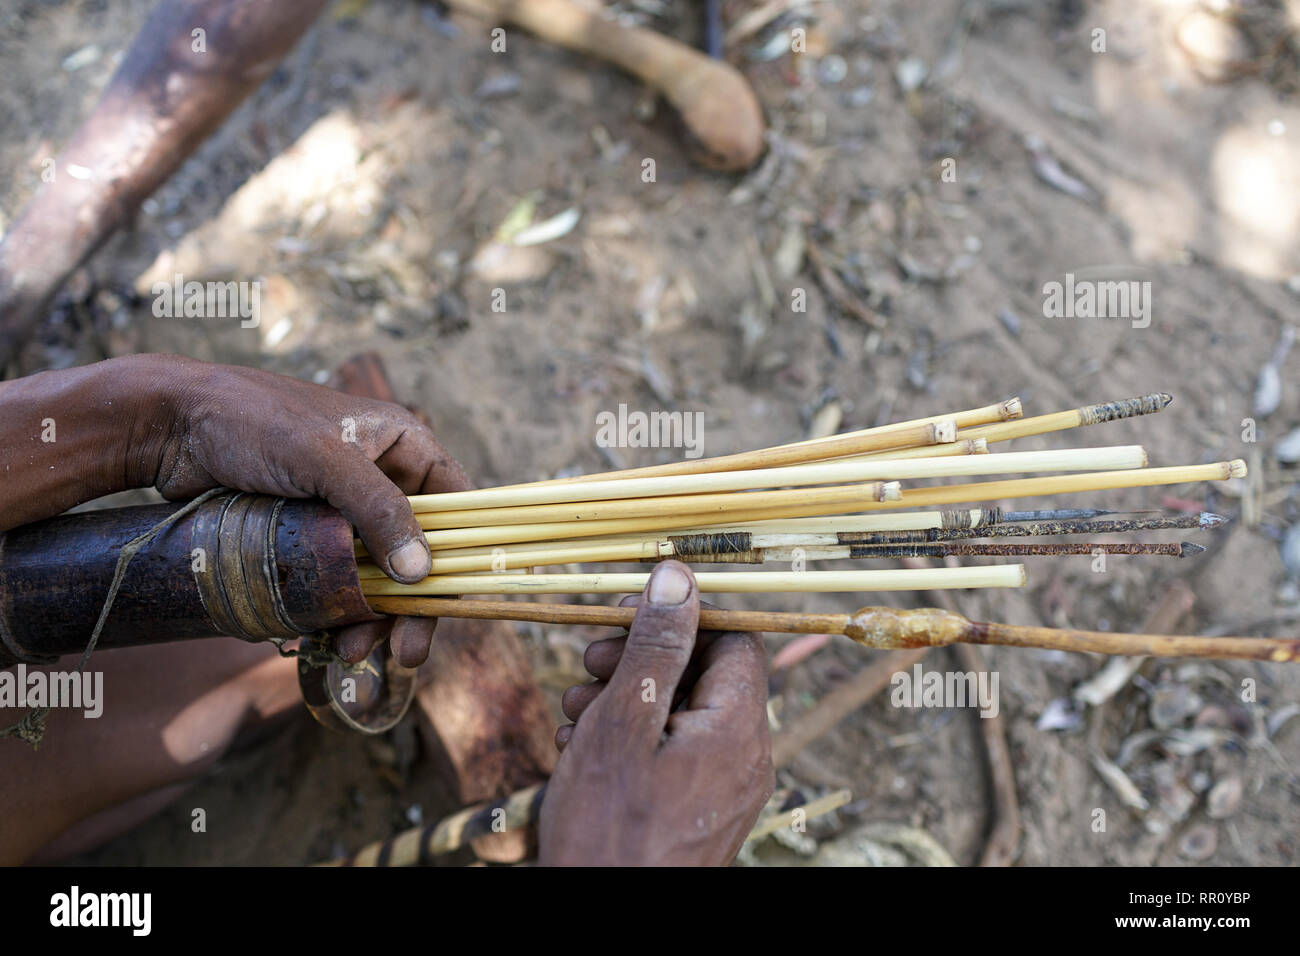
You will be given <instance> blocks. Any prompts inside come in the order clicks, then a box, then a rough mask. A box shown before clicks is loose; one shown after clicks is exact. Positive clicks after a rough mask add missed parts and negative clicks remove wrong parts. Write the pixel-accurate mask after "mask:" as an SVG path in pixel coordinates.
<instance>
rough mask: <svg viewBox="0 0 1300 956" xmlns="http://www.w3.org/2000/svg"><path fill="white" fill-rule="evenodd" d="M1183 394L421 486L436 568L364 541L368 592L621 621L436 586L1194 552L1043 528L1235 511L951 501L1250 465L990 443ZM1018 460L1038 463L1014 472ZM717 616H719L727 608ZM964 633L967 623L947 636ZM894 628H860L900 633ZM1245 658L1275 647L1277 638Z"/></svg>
mask: <svg viewBox="0 0 1300 956" xmlns="http://www.w3.org/2000/svg"><path fill="white" fill-rule="evenodd" d="M1171 400H1172V399H1171V398H1170V396H1169V395H1166V394H1163V393H1155V394H1151V395H1146V396H1143V397H1140V398H1132V399H1126V400H1123V401H1117V402H1109V403H1105V404H1100V405H1087V406H1084V407H1082V408H1076V409H1071V410H1068V411H1063V412H1055V413H1052V414H1047V415H1040V416H1036V417H1031V418H1024V417H1022V411H1021V403H1020V400H1019V399H1014V398H1013V399H1009V400H1007V401H1003V402H999V403H997V404H994V405H988V406H984V407H981V408H975V409H970V410H967V411H961V412H954V413H952V414H947V415H936V416H933V417H930V418H923V419H917V420H915V421H908V422H900V423H898V424H893V425H885V426H882V427H879V428H870V429H866V430H863V431H857V432H851V433H847V434H841V435H836V436H833V437H829V438H818V439H813V440H810V441H804V442H798V443H795V444H791V445H780V446H776V447H772V448H764V449H760V450H758V451H753V452H747V453H743V454H736V455H727V456H724V457H720V458H702V459H695V460H684V461H680V462H674V463H670V464H664V465H655V466H650V467H645V468H633V469H627V470H624V471H614V472H606V473H602V474H597V475H587V476H581V477H577V478H562V479H554V480H551V481H540V482H532V483H529V484H520V485H509V486H504V487H498V488H487V489H482V490H476V491H464V492H456V493H450V494H440V495H420V496H416V497H413V498H411V499H410V501H411V507H412V510H413V511H414V512H415V514H416V515H417V517H418V519H419V521H420V524H421V526H422V527H423V528H425V529H426V530H425V536H426V538H427V540H428V542H429V547H430V549H431V551H432V554H433V565H432V572H431V574H430V576H429V577H427V578H426V579H425V580H424V581H422V582H419V583H417V584H414V585H400V584H397V583H395V582H392V581H390V580H389V579H388V578H386V577H385V576H384V575H383V573H382V571H381V570H380V569H379V568H378V567H377V566H375V565H374V564H373V563H371V562H369V561H368V560H367V559H366V558H365V556H364V552H362V551H361V550H360V549H359V550H358V555H359V571H360V577H361V584H362V589H363V591H364V593H365V594H366V596H367V600H368V601H369V602H370V604H371V606H372V607H374V608H375V609H376V610H384V611H389V612H393V613H399V612H400V613H406V614H426V615H434V614H435V613H441V614H455V615H457V616H478V617H502V618H513V619H520V620H547V621H566V620H567V621H573V620H587V621H596V622H605V623H616V620H615V619H616V618H617V619H618V621H617V622H619V623H621V622H623V621H622V618H624V617H629V616H630V612H628V614H625V615H620V614H619V613H617V612H619V611H620V610H622V609H617V608H601V609H594V608H592V609H583V608H579V607H575V608H571V609H569V610H567V611H566V610H565V606H563V605H534V606H533V607H534V608H543V610H528V609H527V608H522V607H519V606H517V605H515V604H513V603H510V602H488V601H478V602H463V601H462V602H452V601H447V600H442V599H440V598H439V596H449V595H486V594H523V593H531V594H581V593H631V592H636V591H640V590H641V589H642V588H643V587H644V586H645V582H646V578H647V575H646V574H627V573H603V572H598V571H597V572H591V573H560V574H556V573H551V574H545V573H534V569H538V568H546V567H553V566H556V565H572V564H579V565H581V564H600V563H607V562H626V561H638V560H661V559H663V558H669V557H671V558H676V559H678V560H681V561H688V562H696V563H739V564H756V565H762V564H764V563H769V562H795V563H796V564H802V562H804V561H821V560H852V561H863V560H868V561H869V560H873V559H875V560H879V559H898V558H903V557H946V556H996V557H1021V556H1042V555H1068V554H1085V555H1093V554H1097V553H1109V554H1135V555H1168V556H1175V557H1180V556H1185V555H1188V554H1191V553H1194V552H1195V551H1199V550H1202V549H1201V548H1200V547H1199V546H1197V545H1192V544H1189V543H1186V542H1165V543H1156V544H1151V543H1133V542H1128V543H1098V542H1089V541H1085V542H1068V543H1061V542H1054V541H1051V540H1048V541H1046V542H1044V541H1042V539H1043V538H1049V539H1050V538H1051V537H1054V536H1062V535H1080V534H1090V533H1091V534H1113V533H1115V532H1128V531H1147V530H1165V529H1195V530H1203V529H1210V528H1214V527H1217V526H1219V525H1221V524H1222V523H1223V519H1221V518H1218V517H1217V516H1215V515H1209V514H1200V515H1184V514H1179V515H1169V516H1158V517H1153V516H1150V514H1149V513H1143V514H1142V515H1140V516H1133V517H1115V514H1116V513H1115V512H1108V511H1099V510H1096V509H1069V510H1055V511H1003V510H1001V509H1000V508H997V507H973V508H962V509H959V510H954V509H952V508H951V507H949V506H952V505H958V504H962V505H986V504H987V503H989V502H995V501H1001V500H1004V499H1021V498H1031V497H1036V496H1041V495H1062V494H1070V493H1076V492H1086V491H1101V490H1105V489H1114V488H1133V487H1142V486H1153V485H1174V484H1183V483H1187V482H1199V481H1224V480H1227V479H1229V478H1240V477H1244V475H1245V473H1246V465H1245V462H1243V461H1240V460H1235V461H1225V462H1216V463H1213V464H1208V465H1185V466H1176V467H1162V468H1151V467H1148V461H1147V456H1146V453H1145V451H1144V450H1143V448H1142V447H1141V446H1138V445H1119V446H1107V447H1095V448H1071V449H1062V450H1051V451H1028V452H1004V451H1000V450H999V451H995V450H993V449H994V447H995V446H997V445H1000V444H1001V443H1003V442H1007V441H1010V440H1011V439H1014V438H1021V437H1025V436H1029V435H1040V434H1045V433H1048V432H1055V431H1061V430H1065V429H1071V428H1076V427H1080V426H1086V425H1094V424H1100V423H1103V422H1109V421H1115V420H1118V419H1121V418H1130V417H1133V416H1138V415H1149V414H1153V413H1155V412H1159V411H1161V410H1162V409H1164V408H1165V407H1166V406H1167V405H1168V404H1169V403H1170V401H1171ZM1009 475H1014V476H1023V475H1030V476H1032V477H1013V478H1007V477H1003V476H1009ZM973 476H996V477H994V480H985V481H978V482H961V483H953V484H940V485H933V484H932V485H925V486H915V487H913V486H910V485H909V484H908V483H909V482H913V481H918V480H922V479H936V478H957V477H973ZM1030 537H1032V538H1034V539H1035V540H1034V541H1033V542H1032V543H1029V542H1026V541H1025V540H1024V539H1025V538H1030ZM696 577H697V580H698V582H699V587H700V590H701V592H705V593H709V592H792V591H812V592H832V591H905V590H922V589H938V588H1004V587H1021V586H1023V585H1024V583H1025V568H1024V565H1022V564H986V565H977V566H964V567H942V568H923V569H898V570H896V569H875V568H868V569H855V570H816V571H808V570H796V571H770V570H749V571H741V572H703V573H699V574H697V576H696ZM453 604H455V607H454V608H453V607H452V606H451V605H453ZM875 610H879V611H882V612H888V609H875ZM589 612H590V613H589ZM593 613H594V615H595V616H593ZM718 614H722V615H728V614H729V615H730V617H728V618H727V619H726V625H727V626H733V627H734V626H741V625H742V624H743V623H744V622H743V621H742V618H745V615H744V614H742V613H738V612H706V617H708V618H709V619H710V620H712V617H711V616H710V615H718ZM861 616H862V615H861V614H859V615H858V616H857V618H859V619H860V618H861ZM885 616H886V617H888V616H889V615H888V614H887V613H886V614H885ZM759 618H762V619H763V620H762V621H759V620H758V619H759ZM781 618H788V620H779V619H781ZM814 619H816V620H814ZM831 619H834V621H832V620H831ZM847 620H848V619H845V620H840V618H839V617H838V616H836V615H770V614H769V615H750V616H749V618H746V621H748V623H749V624H751V625H753V626H752V627H750V628H749V629H756V630H757V629H765V630H786V631H797V630H808V629H821V630H837V631H838V632H839V633H849V634H850V636H854V637H857V638H858V639H859V640H863V638H862V637H861V636H860V635H859V634H857V633H854V631H855V629H856V630H858V631H860V630H861V629H862V628H861V621H860V620H859V621H858V624H856V625H854V624H852V623H851V622H850V623H846V621H847ZM882 620H883V618H882ZM835 622H838V624H836V623H835ZM715 623H717V624H719V625H720V626H721V625H722V623H723V619H722V618H718V620H717V621H716V622H715ZM966 623H969V622H966ZM760 624H762V625H763V626H761V627H760V626H758V625H760ZM876 626H877V629H878V628H879V627H880V626H883V625H881V624H879V623H877V625H876ZM890 626H892V627H898V626H901V625H890ZM910 626H911V628H912V629H913V630H915V629H916V628H917V627H921V626H924V627H926V628H929V629H930V630H931V631H935V630H936V629H937V630H942V629H943V628H942V626H941V624H940V623H939V622H936V621H929V622H927V623H924V625H922V624H921V623H919V622H917V621H913V622H912V624H911V625H910ZM846 628H847V629H846ZM1040 630H1047V629H1040ZM959 639H963V640H964V639H970V638H957V637H953V638H951V640H959ZM882 640H883V639H882ZM882 640H876V641H874V642H872V641H864V642H867V643H874V646H902V645H899V644H897V643H890V642H889V641H887V640H885V641H883V642H882ZM890 640H893V639H890ZM937 641H939V638H937V637H935V636H934V635H931V638H930V639H927V640H926V641H924V643H933V642H937ZM1005 642H1008V641H1004V643H1005ZM1037 643H1039V644H1041V641H1038V642H1037ZM1242 649H1243V650H1244V646H1243V648H1242ZM1257 650H1258V649H1257ZM1274 650H1275V649H1274ZM1117 652H1118V651H1112V653H1117ZM1126 652H1132V651H1126ZM1292 652H1293V650H1292V651H1288V653H1292ZM1231 656H1239V655H1237V654H1233V655H1231ZM1251 656H1266V657H1272V658H1273V659H1279V658H1278V657H1276V655H1275V654H1273V653H1272V652H1271V651H1270V653H1268V654H1252V655H1251ZM1288 659H1289V658H1288Z"/></svg>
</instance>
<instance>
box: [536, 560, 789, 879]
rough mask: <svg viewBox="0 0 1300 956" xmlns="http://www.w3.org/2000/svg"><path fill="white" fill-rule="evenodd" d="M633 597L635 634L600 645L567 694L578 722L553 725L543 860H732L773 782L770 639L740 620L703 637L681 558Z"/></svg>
mask: <svg viewBox="0 0 1300 956" xmlns="http://www.w3.org/2000/svg"><path fill="white" fill-rule="evenodd" d="M630 601H634V602H636V603H637V605H638V607H637V614H636V618H635V620H634V621H633V622H632V627H631V629H630V631H629V633H628V636H627V637H626V638H614V639H611V640H608V641H599V642H596V643H594V644H592V645H591V647H589V648H588V650H587V655H586V666H587V670H588V671H589V672H590V673H591V674H592V676H593V677H595V678H597V680H596V681H595V682H594V683H592V684H585V685H581V686H578V687H572V688H570V689H569V690H568V692H566V693H565V695H564V702H563V707H564V712H565V715H566V716H567V717H569V718H570V719H571V720H574V721H575V723H574V724H573V725H570V726H567V727H561V728H560V731H559V733H558V734H557V735H556V743H557V745H558V746H559V747H560V748H561V750H562V751H563V752H562V754H561V756H560V761H559V764H558V765H557V766H556V769H555V773H554V774H553V775H552V776H551V781H550V783H549V784H548V785H547V788H546V799H545V801H544V802H543V804H542V813H541V838H540V842H541V846H540V862H542V863H543V864H551V865H564V864H568V865H587V866H593V865H610V866H620V865H621V866H630V865H659V866H670V865H672V866H680V865H713V866H722V865H725V864H727V863H729V862H731V860H732V859H733V858H734V857H735V855H736V853H737V852H738V851H739V850H740V847H741V844H742V843H743V842H744V840H745V837H746V836H747V835H748V833H749V831H750V829H751V828H752V827H753V825H754V822H755V821H756V820H757V819H758V814H759V812H760V811H761V810H762V808H763V806H764V804H765V803H766V802H767V799H768V797H769V796H771V794H772V788H773V785H774V782H775V779H774V774H773V769H772V745H771V738H770V735H769V733H768V727H767V709H766V706H765V705H766V701H767V667H766V658H765V655H764V651H763V643H762V641H761V639H760V638H759V637H758V635H756V634H736V633H726V634H712V633H708V634H704V635H700V636H699V640H698V643H697V634H696V628H697V625H698V622H699V613H700V598H699V591H698V589H697V587H696V584H695V577H694V575H692V574H691V572H690V569H689V568H687V567H686V566H685V565H684V564H681V563H680V562H677V561H665V562H663V563H662V564H660V565H659V566H658V567H657V568H655V570H654V572H653V573H652V574H651V576H650V581H649V583H648V584H647V585H646V591H645V594H644V595H642V596H641V597H640V598H639V599H635V598H634V599H630ZM624 603H625V604H626V603H628V602H624ZM579 717H580V718H581V720H579Z"/></svg>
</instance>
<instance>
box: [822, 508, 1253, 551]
mask: <svg viewBox="0 0 1300 956" xmlns="http://www.w3.org/2000/svg"><path fill="white" fill-rule="evenodd" d="M1227 522H1228V519H1227V518H1224V517H1223V516H1222V515H1216V514H1211V513H1210V512H1208V511H1202V512H1201V513H1200V514H1196V515H1161V516H1160V517H1157V518H1116V519H1110V520H1106V521H1026V522H1023V523H1006V524H995V525H989V526H987V527H982V528H929V529H926V530H923V531H883V532H869V533H866V534H859V533H856V532H852V531H847V532H844V533H842V534H840V535H839V540H838V541H836V544H922V543H930V542H935V541H956V540H960V539H965V538H1025V537H1049V536H1054V535H1062V534H1130V533H1132V532H1134V531H1174V530H1197V531H1209V530H1212V529H1214V528H1218V527H1221V526H1223V525H1225V524H1227Z"/></svg>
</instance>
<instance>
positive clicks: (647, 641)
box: [601, 561, 700, 741]
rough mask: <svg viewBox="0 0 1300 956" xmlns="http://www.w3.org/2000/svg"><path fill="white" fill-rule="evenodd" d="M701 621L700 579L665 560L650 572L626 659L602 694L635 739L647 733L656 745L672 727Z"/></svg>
mask: <svg viewBox="0 0 1300 956" xmlns="http://www.w3.org/2000/svg"><path fill="white" fill-rule="evenodd" d="M699 620H700V595H699V591H698V589H697V587H696V584H695V575H693V574H691V571H690V569H689V568H688V567H687V566H686V565H684V564H682V563H681V562H680V561H664V562H663V563H661V564H660V565H659V566H658V567H656V568H655V569H654V571H652V572H651V573H650V580H649V581H648V582H647V583H646V588H645V595H644V597H643V598H642V600H641V605H640V606H639V607H638V608H637V611H636V617H635V618H634V619H633V620H632V627H631V628H630V629H629V631H628V635H627V644H626V646H625V647H624V648H623V656H622V658H621V659H620V660H619V662H618V668H617V669H616V670H615V671H614V676H613V677H612V678H611V679H610V681H609V685H608V686H607V687H606V688H605V692H604V693H603V694H601V697H602V698H604V699H605V703H604V705H603V708H604V709H606V711H607V713H608V714H609V715H610V716H612V717H613V718H614V719H616V720H619V721H622V722H624V723H625V724H626V725H629V727H630V729H631V731H632V733H633V734H634V735H639V734H640V733H641V732H644V733H645V734H646V735H647V736H653V739H654V740H656V741H657V740H658V735H659V734H661V733H662V732H663V730H664V727H665V726H667V723H668V715H669V713H670V712H671V710H672V705H673V695H674V694H675V693H676V692H677V685H678V684H679V683H680V682H681V679H682V673H683V672H684V671H685V670H686V665H687V664H689V663H690V660H691V652H692V651H693V650H694V648H695V633H696V629H697V627H698V625H699Z"/></svg>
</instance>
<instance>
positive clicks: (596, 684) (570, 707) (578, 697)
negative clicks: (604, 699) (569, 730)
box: [560, 680, 606, 723]
mask: <svg viewBox="0 0 1300 956" xmlns="http://www.w3.org/2000/svg"><path fill="white" fill-rule="evenodd" d="M605 686H606V685H605V682H604V681H603V680H600V681H593V682H592V683H590V684H577V685H575V686H573V687H570V688H569V689H568V690H566V691H565V692H564V694H563V696H561V697H560V711H561V712H562V713H563V714H564V716H565V717H568V718H569V719H570V720H572V721H574V722H575V723H576V722H577V720H578V718H579V717H581V716H582V712H583V711H584V710H586V709H587V708H588V707H590V706H591V704H592V702H593V701H594V700H595V699H596V698H597V697H599V696H600V692H601V691H602V690H604V689H605Z"/></svg>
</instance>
